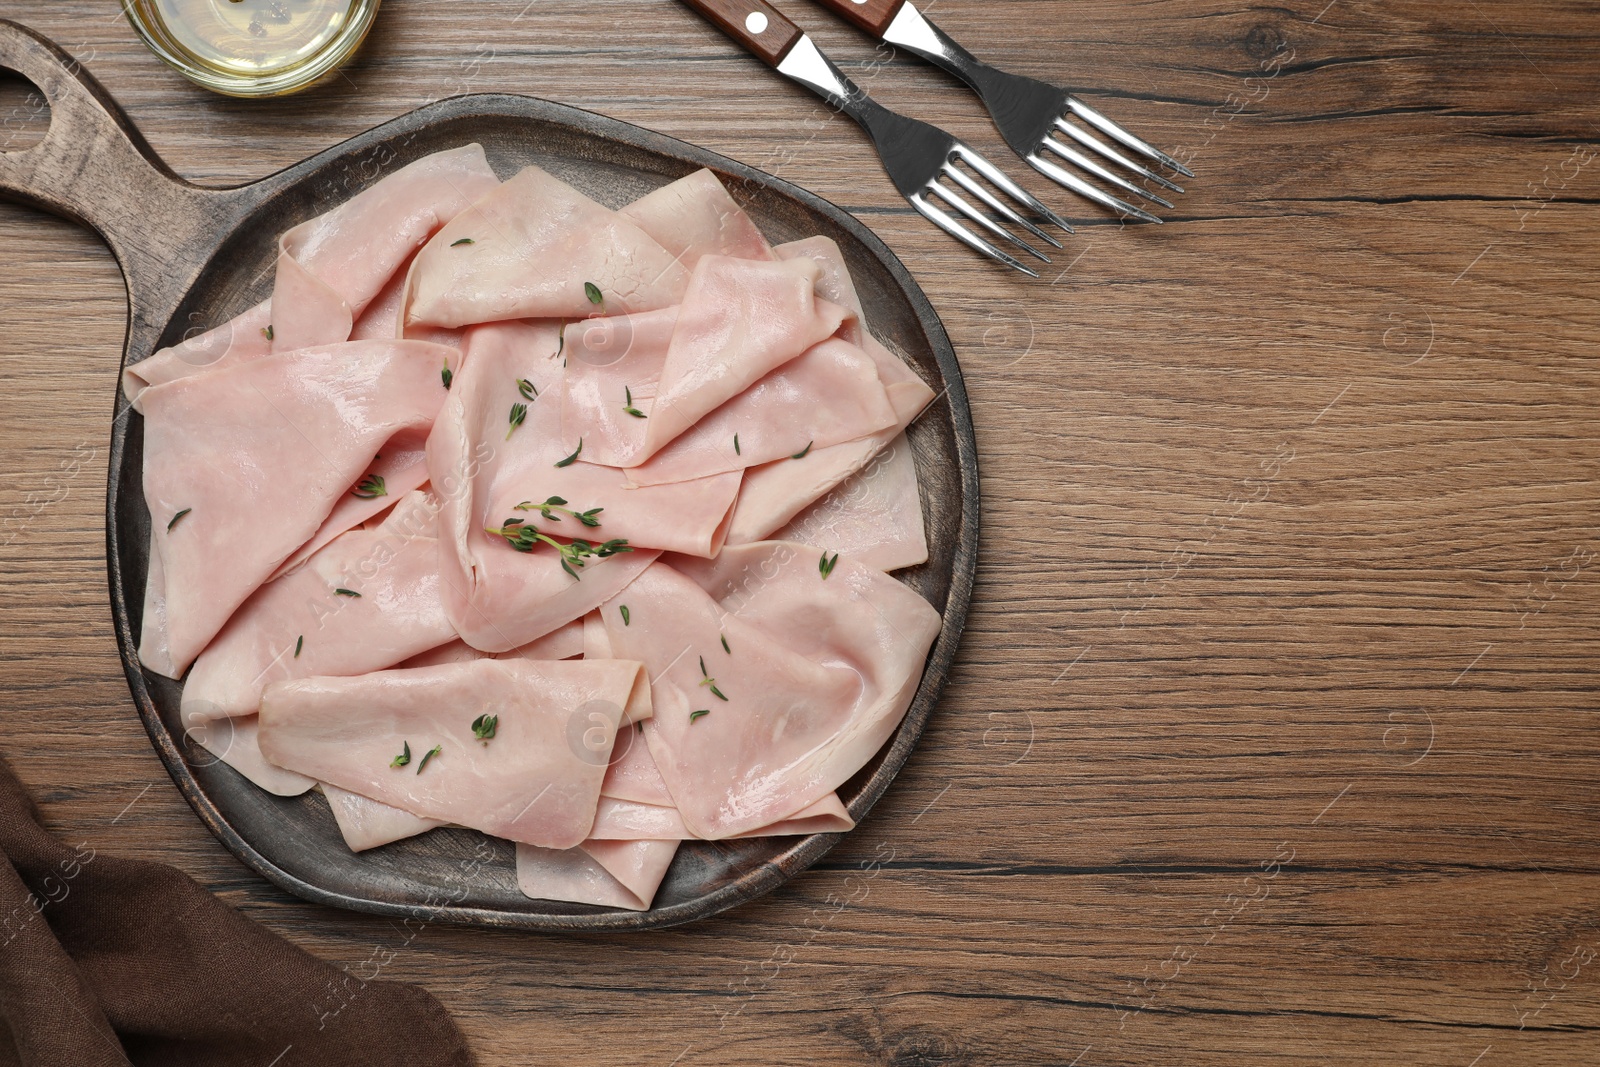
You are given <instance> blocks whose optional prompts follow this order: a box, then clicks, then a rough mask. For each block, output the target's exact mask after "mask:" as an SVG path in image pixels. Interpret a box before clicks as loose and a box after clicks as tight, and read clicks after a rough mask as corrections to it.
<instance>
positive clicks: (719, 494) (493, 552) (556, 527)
mask: <svg viewBox="0 0 1600 1067" xmlns="http://www.w3.org/2000/svg"><path fill="white" fill-rule="evenodd" d="M559 347H560V341H559V339H558V333H557V328H556V327H555V326H553V325H545V326H534V325H528V324H524V323H496V324H493V325H488V326H478V327H474V328H473V329H472V330H470V331H469V332H468V335H467V341H466V348H465V350H464V352H465V355H464V357H463V360H464V369H463V371H462V373H461V375H460V376H459V377H458V378H457V379H456V380H455V382H454V384H453V385H452V386H451V394H450V399H449V401H448V402H447V404H446V405H445V410H444V412H443V413H442V414H441V416H440V418H439V420H438V422H437V424H436V425H435V427H434V430H433V433H432V435H431V436H430V438H429V441H428V463H429V470H430V472H431V475H432V481H433V484H434V485H435V486H446V487H448V488H446V489H444V490H442V497H443V501H444V509H443V514H442V518H441V530H442V531H443V533H442V535H441V536H442V538H443V540H444V544H443V545H442V549H441V550H442V552H443V562H442V563H441V569H442V573H443V574H444V576H445V607H446V610H447V612H448V613H449V615H450V619H451V622H452V623H453V624H454V625H455V626H456V629H457V630H458V631H459V632H460V633H461V635H462V637H463V638H465V639H466V640H467V642H468V643H470V644H472V645H473V646H474V647H476V648H480V649H483V650H484V651H489V652H499V651H504V650H506V649H510V648H515V647H516V646H518V645H521V644H525V643H527V642H528V641H531V640H533V639H534V638H536V637H539V636H541V635H542V634H544V633H548V632H549V631H550V630H553V629H554V628H556V627H557V626H560V625H562V624H564V623H567V622H571V621H572V620H574V619H578V618H581V617H582V616H583V615H585V614H587V613H588V612H589V611H591V610H593V609H594V608H595V607H596V606H598V605H599V604H601V603H603V602H605V601H606V600H609V599H611V597H612V596H614V595H615V594H616V593H617V592H619V591H620V590H621V589H622V588H624V587H625V586H626V585H627V583H628V582H630V581H632V579H633V578H634V576H636V575H637V574H638V573H639V572H641V571H642V570H643V569H644V568H645V567H646V566H648V565H649V563H650V561H651V560H652V559H654V556H655V554H654V552H653V551H651V550H653V549H672V550H674V551H681V552H687V553H690V554H693V555H710V554H711V553H713V552H715V551H716V550H717V549H718V548H719V547H720V546H721V544H722V537H723V533H724V528H725V522H726V520H727V517H728V515H729V514H730V513H731V510H732V507H733V503H734V500H735V499H736V497H737V495H738V492H739V476H738V475H737V474H724V475H718V476H716V477H713V478H705V479H697V480H694V481H687V482H680V483H674V484H672V485H669V486H659V487H652V488H649V489H634V488H629V486H628V484H627V479H626V475H625V474H624V472H622V471H620V470H617V469H615V468H610V467H604V466H600V465H597V464H592V463H582V462H573V463H569V464H567V465H566V466H558V465H557V464H558V463H561V462H562V461H564V460H565V458H566V457H567V455H569V453H566V452H563V450H562V446H561V444H560V434H559V425H558V424H559V420H560V416H561V410H562V408H561V400H562V383H561V378H560V372H561V368H560V366H559V363H557V362H556V361H554V360H552V359H551V358H550V356H551V354H552V353H554V352H555V351H557V349H558V348H559ZM519 380H525V381H527V382H528V383H529V386H530V389H529V392H530V393H533V392H534V391H537V399H528V398H526V397H524V396H523V395H522V393H521V392H520V391H519V388H518V381H519ZM513 405H519V406H521V407H524V408H525V409H526V411H525V413H524V415H523V418H524V421H523V422H522V423H521V424H520V425H518V426H516V427H512V426H511V425H510V412H511V410H512V407H513ZM551 497H559V498H561V499H562V500H564V501H566V502H567V503H566V504H565V505H562V506H564V507H566V508H568V509H569V510H571V511H582V512H587V511H590V510H592V509H594V508H600V509H601V511H600V512H599V516H598V517H599V519H600V525H599V526H597V527H593V528H590V527H586V526H583V525H580V523H579V522H578V520H577V519H576V518H575V517H574V516H572V515H570V514H564V513H561V512H552V517H551V518H550V519H545V518H544V517H543V515H542V514H541V513H540V512H538V511H529V510H523V511H519V510H517V506H518V505H519V504H522V503H524V502H532V503H543V502H544V501H546V500H549V499H550V498H551ZM556 516H560V517H559V518H557V517H556ZM508 519H509V520H516V519H521V520H523V522H525V523H528V524H531V525H533V526H534V527H535V528H536V529H538V530H540V531H541V532H544V533H547V534H549V535H551V536H556V537H560V538H561V539H562V540H564V541H565V540H571V539H573V538H580V537H581V538H583V539H585V540H589V541H591V542H600V541H605V540H611V539H621V540H627V541H628V542H629V543H630V546H632V547H633V551H631V552H624V553H620V554H617V555H614V556H611V557H609V558H604V559H597V558H592V559H591V561H590V562H588V563H587V564H586V565H585V566H584V567H583V568H582V569H581V571H579V572H578V575H579V576H578V577H577V578H574V577H572V575H570V574H568V573H566V571H564V570H563V569H562V566H561V560H560V557H559V556H558V555H557V553H556V550H555V549H553V548H551V547H549V546H547V545H538V546H536V547H535V550H534V551H533V552H527V553H524V552H518V551H516V550H515V549H513V548H512V547H511V546H510V545H509V544H508V543H507V541H506V539H505V538H503V537H500V536H497V535H494V534H490V533H487V532H486V531H487V530H488V529H491V528H493V529H501V528H505V527H504V524H505V523H506V521H507V520H508Z"/></svg>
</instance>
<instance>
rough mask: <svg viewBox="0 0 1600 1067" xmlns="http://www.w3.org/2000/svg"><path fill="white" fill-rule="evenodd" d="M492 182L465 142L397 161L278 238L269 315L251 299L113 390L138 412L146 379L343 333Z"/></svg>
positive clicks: (479, 152)
mask: <svg viewBox="0 0 1600 1067" xmlns="http://www.w3.org/2000/svg"><path fill="white" fill-rule="evenodd" d="M498 184H499V179H498V178H497V177H495V173H494V171H493V170H491V169H490V167H489V163H488V160H487V159H485V158H484V154H483V149H482V147H481V146H479V145H475V144H471V145H465V146H463V147H461V148H455V149H451V150H449V151H446V152H436V153H434V154H433V155H429V156H424V157H423V158H422V159H419V160H417V161H416V162H414V163H411V164H408V165H407V166H404V167H402V168H400V169H399V170H397V171H395V172H394V173H393V174H390V175H388V176H387V177H385V178H383V179H382V180H380V181H378V182H376V183H375V184H373V185H372V186H371V187H369V188H367V189H364V190H362V191H361V192H359V193H357V194H356V195H355V196H353V197H351V198H350V199H349V200H347V201H345V202H344V203H343V204H340V205H339V206H338V207H336V208H334V209H333V210H331V211H328V212H325V213H324V214H322V215H319V216H317V217H316V218H314V219H311V220H310V221H308V222H303V223H301V224H300V225H299V226H296V227H294V228H293V229H291V230H289V231H288V232H286V233H285V234H284V235H283V237H282V239H281V240H280V241H279V243H278V248H279V260H278V271H277V277H276V279H275V282H274V289H273V292H274V295H275V296H277V301H276V306H277V307H278V308H279V309H280V312H279V314H278V315H277V316H276V321H274V316H273V314H272V308H273V306H274V302H273V301H271V300H268V301H265V302H263V303H261V304H258V305H257V306H256V307H254V308H251V309H250V310H249V311H247V312H245V313H244V314H243V315H241V316H239V317H237V318H235V319H234V320H232V321H231V322H228V323H225V324H223V325H222V326H219V327H217V328H216V329H214V330H212V331H210V332H209V333H206V334H202V335H201V336H199V337H196V338H193V339H192V340H189V341H185V342H183V343H181V344H179V345H175V346H173V347H172V348H167V349H162V350H161V351H159V352H155V353H153V354H152V355H151V356H150V357H149V358H148V359H145V360H143V361H141V362H139V363H136V364H134V365H133V366H131V367H129V368H127V369H126V370H125V371H124V372H123V378H122V384H123V392H125V393H126V394H127V397H128V400H129V401H130V402H131V403H132V404H133V406H134V407H135V409H138V410H142V407H141V401H140V394H141V393H142V392H143V391H144V389H145V388H146V387H148V386H151V385H160V384H162V383H163V382H168V381H172V380H175V379H177V378H180V377H186V376H187V375H190V374H193V373H196V372H197V371H201V370H205V369H207V368H208V367H222V366H227V365H229V364H232V363H237V362H243V361H246V360H249V359H254V358H257V357H259V356H263V355H266V354H267V353H269V352H274V351H276V352H283V351H288V350H290V349H293V348H302V347H306V346H309V345H320V344H330V343H333V342H336V341H343V340H345V339H346V338H347V337H349V336H350V335H351V323H349V322H345V321H344V320H345V319H354V318H356V317H359V316H360V315H361V313H362V311H363V310H364V309H365V308H366V306H367V305H368V304H369V303H371V302H372V301H373V299H374V297H376V296H377V295H378V293H379V292H380V291H381V290H382V289H383V288H384V286H385V284H386V283H388V282H389V280H390V278H391V276H393V275H394V274H395V273H396V272H397V271H398V270H399V268H400V267H401V266H402V264H404V263H406V262H407V260H408V259H409V258H410V257H411V255H412V253H413V252H415V251H416V250H417V249H418V248H420V247H421V246H422V245H423V243H424V242H425V241H427V239H428V237H429V236H430V235H431V234H432V233H434V231H436V230H437V229H438V228H439V227H440V226H443V225H444V224H445V223H446V222H448V221H449V220H450V219H452V218H454V217H455V216H456V215H457V214H459V213H460V212H461V211H462V210H463V209H464V208H466V207H467V205H469V204H471V203H472V202H473V201H475V200H478V199H479V198H481V197H482V196H484V195H485V194H487V193H488V192H489V191H490V190H491V189H493V188H494V187H495V186H497V185H498ZM269 326H270V327H271V331H270V332H271V337H270V338H269V337H268V336H267V335H268V332H269V331H268V327H269ZM385 336H386V337H393V336H395V334H394V333H393V332H390V333H389V334H387V335H385Z"/></svg>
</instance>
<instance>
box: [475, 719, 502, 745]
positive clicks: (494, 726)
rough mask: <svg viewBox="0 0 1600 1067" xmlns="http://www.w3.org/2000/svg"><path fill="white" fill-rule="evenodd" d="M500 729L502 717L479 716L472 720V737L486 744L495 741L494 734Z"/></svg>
mask: <svg viewBox="0 0 1600 1067" xmlns="http://www.w3.org/2000/svg"><path fill="white" fill-rule="evenodd" d="M499 728H500V716H498V715H479V716H478V717H477V718H476V719H473V720H472V736H473V737H476V738H477V739H478V740H479V741H482V742H483V743H484V744H488V743H489V742H490V741H492V740H494V732H495V731H496V730H498V729H499Z"/></svg>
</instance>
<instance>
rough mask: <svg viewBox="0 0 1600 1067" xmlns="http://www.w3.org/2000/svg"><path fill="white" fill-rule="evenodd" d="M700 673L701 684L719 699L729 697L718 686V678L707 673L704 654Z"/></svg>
mask: <svg viewBox="0 0 1600 1067" xmlns="http://www.w3.org/2000/svg"><path fill="white" fill-rule="evenodd" d="M700 675H701V677H700V684H701V685H703V686H705V687H706V688H708V689H710V690H711V695H712V696H714V697H716V698H717V699H718V700H727V699H728V698H727V697H726V696H724V695H723V693H722V690H720V689H718V688H717V680H716V679H715V678H713V677H711V676H710V675H709V674H707V673H706V658H705V657H704V656H701V657H700Z"/></svg>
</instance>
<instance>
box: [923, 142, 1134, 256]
mask: <svg viewBox="0 0 1600 1067" xmlns="http://www.w3.org/2000/svg"><path fill="white" fill-rule="evenodd" d="M950 151H951V152H953V153H955V155H956V157H957V158H959V159H960V160H961V161H962V162H964V163H966V165H967V166H969V167H971V168H972V169H973V170H975V171H977V172H978V173H979V174H981V175H983V176H984V177H985V178H988V179H989V181H990V183H991V184H993V185H995V186H998V187H999V189H1000V191H1001V192H1003V193H1005V194H1006V195H1007V196H1009V197H1011V199H1013V200H1015V201H1016V202H1017V203H1019V204H1021V205H1022V206H1023V207H1026V208H1027V209H1028V210H1029V211H1031V212H1033V213H1034V214H1035V215H1038V216H1039V217H1040V218H1042V219H1044V220H1045V221H1046V222H1053V223H1055V224H1056V225H1057V226H1060V227H1061V228H1062V229H1063V230H1066V231H1067V232H1068V233H1072V232H1073V229H1072V226H1071V225H1069V224H1068V222H1067V220H1066V219H1064V218H1062V217H1061V216H1060V215H1057V214H1056V213H1055V212H1054V211H1051V210H1050V209H1049V208H1047V207H1045V206H1044V205H1043V204H1042V203H1040V202H1039V200H1038V198H1036V197H1035V196H1034V195H1033V194H1032V193H1030V192H1028V190H1026V189H1024V188H1023V187H1022V186H1020V185H1018V184H1017V183H1016V182H1014V181H1012V180H1011V179H1010V178H1008V177H1006V176H1005V174H1004V173H1003V172H1002V171H1001V170H1000V168H999V167H996V166H995V165H994V164H993V163H990V162H989V161H988V160H987V159H984V158H983V157H982V156H980V155H979V154H978V153H977V152H974V151H973V150H972V149H970V148H968V147H967V146H966V145H964V144H962V143H961V142H960V141H957V142H956V143H955V146H954V147H952V148H951V149H950ZM1135 210H1137V209H1135Z"/></svg>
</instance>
